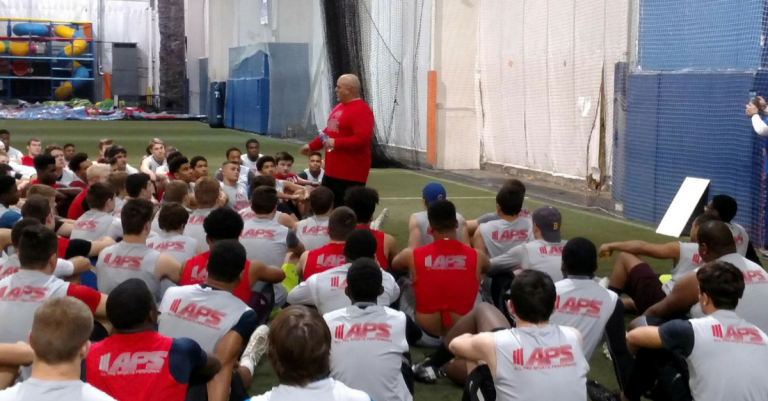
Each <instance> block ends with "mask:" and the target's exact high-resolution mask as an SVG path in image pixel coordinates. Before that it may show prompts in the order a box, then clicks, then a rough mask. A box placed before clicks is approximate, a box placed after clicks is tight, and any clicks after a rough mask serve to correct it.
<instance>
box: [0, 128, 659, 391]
mask: <svg viewBox="0 0 768 401" xmlns="http://www.w3.org/2000/svg"><path fill="white" fill-rule="evenodd" d="M0 129H7V130H9V131H10V132H11V145H12V146H13V147H14V148H16V149H19V150H20V151H21V152H23V153H25V154H26V142H27V139H29V138H31V137H37V138H39V139H41V140H42V141H43V146H46V145H48V144H50V143H54V142H55V143H58V144H59V145H64V144H65V143H73V144H75V146H76V147H77V151H78V152H86V153H88V154H89V155H90V156H91V158H92V159H95V158H97V157H98V141H99V139H101V138H110V139H113V140H114V141H115V143H116V144H119V145H122V146H124V147H125V148H126V149H127V150H128V159H129V164H131V165H132V166H134V167H136V168H138V167H139V165H140V160H141V156H142V155H143V154H144V153H145V149H146V146H147V144H148V143H149V140H150V139H151V138H155V137H157V138H161V139H162V140H163V141H164V142H165V143H166V146H168V145H172V146H175V147H177V148H178V149H179V150H180V151H181V152H182V153H184V155H186V156H188V157H189V158H191V157H192V156H196V155H203V156H205V157H206V158H207V159H208V166H209V173H210V174H213V172H214V171H215V170H216V169H217V167H218V166H220V165H221V163H223V162H224V160H225V151H226V149H228V148H230V147H232V146H237V147H239V148H240V149H241V150H242V151H243V152H244V151H245V141H246V140H247V139H248V138H251V137H252V135H251V134H248V133H244V132H239V131H234V130H228V129H215V130H214V129H210V128H209V127H208V125H206V124H202V123H197V122H125V121H114V122H91V121H82V122H81V121H5V120H0ZM257 138H258V139H259V142H260V143H261V153H262V154H271V155H274V154H275V153H277V152H279V151H288V152H290V153H291V154H292V155H294V157H296V164H295V165H294V169H293V170H294V172H296V173H298V172H299V171H301V170H303V169H304V168H306V161H305V160H304V159H303V158H302V157H301V155H300V154H299V152H298V149H299V145H297V144H294V143H287V142H283V141H279V140H274V139H269V138H265V137H261V136H259V137H257ZM430 181H436V179H434V178H430V177H429V176H426V175H423V174H420V173H419V172H417V171H406V170H373V171H372V172H371V176H370V178H369V180H368V186H370V187H373V188H376V189H377V190H378V191H379V196H380V197H381V202H380V205H379V209H382V208H385V207H386V208H389V210H390V218H389V221H388V223H387V224H386V225H385V227H384V231H386V232H387V233H389V234H391V235H393V236H394V237H395V239H397V244H398V249H402V248H403V247H405V246H406V244H407V241H408V232H407V231H408V219H409V217H410V215H411V213H414V212H417V211H420V210H422V207H423V206H422V201H421V189H422V187H423V186H424V185H425V184H426V183H428V182H430ZM437 181H440V182H441V183H442V184H443V185H444V186H445V188H446V190H447V193H448V199H449V200H451V201H452V202H453V203H454V204H455V205H456V208H457V210H458V211H459V212H460V213H461V214H462V215H463V216H464V217H465V218H467V219H473V218H476V217H478V216H480V215H482V214H484V213H487V212H489V211H493V210H494V209H495V202H494V196H495V193H493V192H490V191H488V190H486V189H481V188H475V187H471V186H468V185H464V184H460V183H456V182H449V181H443V180H437ZM525 204H526V206H527V207H528V208H529V209H531V210H533V209H535V208H536V207H538V206H539V205H541V204H542V201H541V200H537V199H535V198H528V199H526V202H525ZM552 205H553V206H556V207H558V208H559V210H560V212H561V214H562V216H563V226H562V233H563V237H564V238H573V237H577V236H581V237H586V238H589V239H590V240H592V241H593V242H594V243H595V244H596V245H597V246H599V245H600V244H602V243H604V242H613V241H623V240H630V239H639V240H644V241H649V242H658V243H663V242H668V241H671V240H672V239H670V238H669V237H664V236H660V235H657V234H655V233H654V230H653V228H651V227H650V226H646V225H643V224H638V223H635V222H629V221H623V220H620V219H614V218H610V217H606V216H604V215H598V214H595V213H591V212H587V211H582V210H577V209H574V208H571V207H566V206H563V205H558V204H556V203H552ZM378 212H379V211H378V210H377V214H378ZM649 263H650V265H651V266H652V267H653V268H654V270H656V272H657V273H668V272H669V270H670V269H671V268H672V266H671V263H670V262H660V261H655V260H649ZM612 266H613V261H612V260H601V261H600V266H599V269H598V272H597V275H598V276H601V277H603V276H607V275H609V274H610V272H611V268H612ZM430 352H431V351H430V350H422V349H418V348H414V349H412V356H413V359H414V361H416V362H418V361H421V360H422V359H423V358H424V355H425V354H429V353H430ZM360 357H361V358H364V357H366V356H365V355H360ZM588 377H589V378H591V379H595V380H597V381H599V382H601V383H603V384H604V385H606V386H607V387H609V388H612V389H618V385H617V384H616V379H615V377H614V373H613V369H612V366H611V363H610V361H609V360H608V359H607V358H606V357H605V355H604V354H603V352H602V347H598V349H597V350H596V351H595V354H594V355H593V357H592V360H591V361H590V372H589V375H588ZM276 384H277V380H276V378H275V376H274V374H273V373H272V370H271V368H270V367H269V364H268V363H267V362H266V360H263V361H262V362H260V363H259V367H258V368H257V370H256V374H255V376H254V381H253V385H252V386H251V392H252V394H254V395H255V394H261V393H263V392H264V391H266V390H268V389H269V388H271V387H272V386H274V385H276ZM415 399H416V400H424V401H427V400H430V401H436V400H441V401H442V400H459V399H461V391H460V389H459V388H458V387H456V386H454V385H453V384H452V383H451V382H450V381H448V380H447V379H442V380H441V381H440V382H438V384H435V385H422V384H418V383H417V386H416V394H415Z"/></svg>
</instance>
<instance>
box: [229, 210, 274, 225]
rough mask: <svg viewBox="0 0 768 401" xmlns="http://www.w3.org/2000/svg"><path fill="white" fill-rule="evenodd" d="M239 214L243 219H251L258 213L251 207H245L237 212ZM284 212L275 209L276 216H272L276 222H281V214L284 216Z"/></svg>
mask: <svg viewBox="0 0 768 401" xmlns="http://www.w3.org/2000/svg"><path fill="white" fill-rule="evenodd" d="M237 214H239V215H240V217H242V218H243V221H246V220H250V219H252V218H254V217H256V213H255V212H254V211H253V209H251V208H250V207H248V208H245V209H243V210H241V211H239V212H237ZM282 214H283V212H281V211H275V217H273V218H272V221H274V222H275V223H279V222H280V216H282Z"/></svg>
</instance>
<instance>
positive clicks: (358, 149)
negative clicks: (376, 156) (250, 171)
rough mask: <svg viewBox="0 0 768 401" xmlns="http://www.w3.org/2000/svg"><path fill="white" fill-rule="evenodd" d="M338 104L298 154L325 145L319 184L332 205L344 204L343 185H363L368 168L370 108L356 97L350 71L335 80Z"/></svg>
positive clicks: (357, 87) (355, 80) (356, 88)
mask: <svg viewBox="0 0 768 401" xmlns="http://www.w3.org/2000/svg"><path fill="white" fill-rule="evenodd" d="M336 98H337V99H338V101H339V104H338V105H336V107H334V108H333V111H331V115H330V117H328V124H327V126H326V128H325V130H324V131H323V134H322V135H320V136H318V137H317V138H315V140H313V141H312V142H310V143H308V144H306V145H304V146H303V147H302V148H301V154H302V155H304V156H309V155H310V153H312V152H314V151H318V150H320V149H322V148H325V151H326V153H325V176H323V186H324V187H328V188H330V189H331V190H332V191H333V194H334V197H335V201H334V205H336V207H340V206H344V194H345V193H346V191H347V188H350V187H354V186H365V183H366V182H367V181H368V173H369V172H370V170H371V137H372V135H373V124H374V120H373V111H371V108H370V107H368V105H367V104H366V103H365V101H364V100H363V99H360V80H359V79H358V78H357V76H355V75H352V74H347V75H342V76H341V77H339V80H338V81H337V82H336Z"/></svg>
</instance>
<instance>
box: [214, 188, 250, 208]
mask: <svg viewBox="0 0 768 401" xmlns="http://www.w3.org/2000/svg"><path fill="white" fill-rule="evenodd" d="M221 190H222V191H224V193H225V194H227V206H229V208H230V209H232V210H234V211H236V212H239V211H241V210H243V209H248V208H250V207H251V203H250V202H249V201H248V189H247V187H246V186H245V185H243V184H242V183H240V182H238V183H237V185H236V186H234V187H232V186H229V185H227V184H224V183H222V184H221Z"/></svg>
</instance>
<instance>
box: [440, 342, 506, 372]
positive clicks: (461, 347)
mask: <svg viewBox="0 0 768 401" xmlns="http://www.w3.org/2000/svg"><path fill="white" fill-rule="evenodd" d="M448 348H449V349H450V350H451V352H452V353H453V354H454V355H456V356H457V357H462V358H465V359H468V360H470V361H485V363H487V364H488V368H490V369H491V373H492V374H493V375H494V376H495V374H496V351H495V350H494V346H493V333H480V334H462V335H460V336H458V337H456V338H454V339H453V340H452V341H451V343H450V344H449V345H448Z"/></svg>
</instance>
